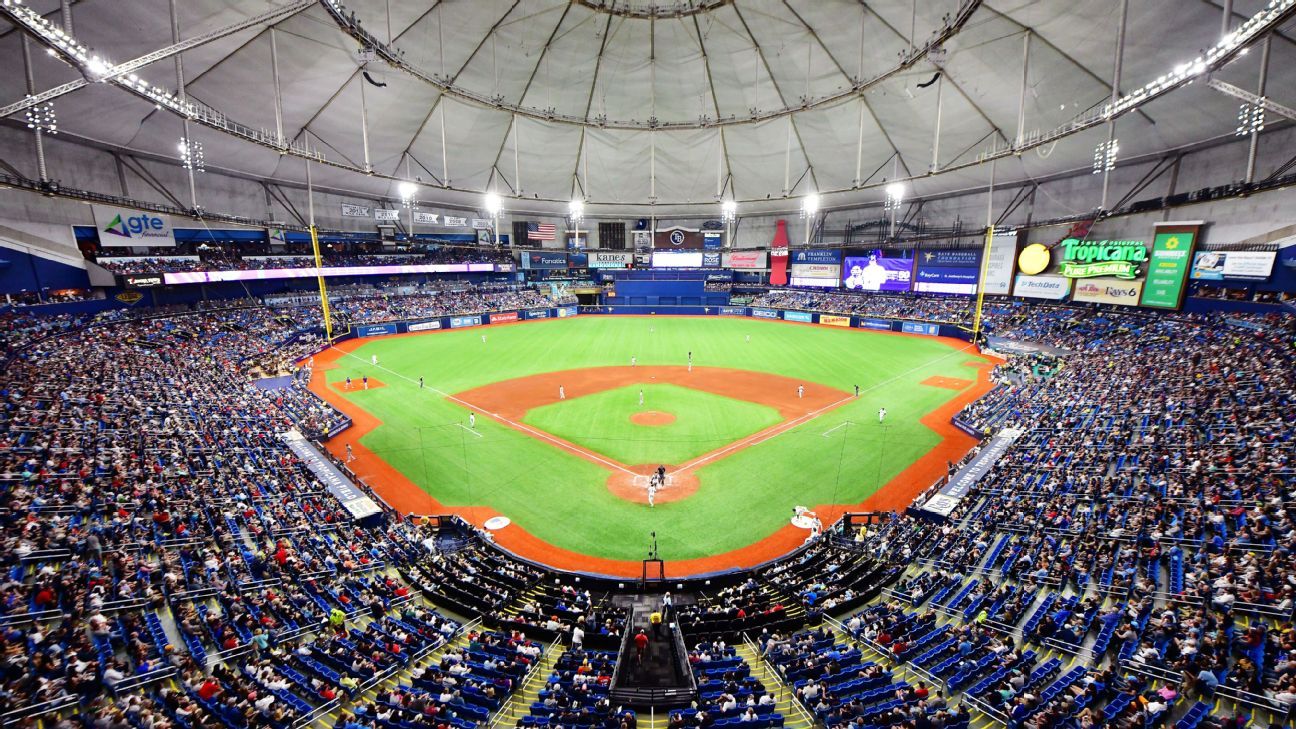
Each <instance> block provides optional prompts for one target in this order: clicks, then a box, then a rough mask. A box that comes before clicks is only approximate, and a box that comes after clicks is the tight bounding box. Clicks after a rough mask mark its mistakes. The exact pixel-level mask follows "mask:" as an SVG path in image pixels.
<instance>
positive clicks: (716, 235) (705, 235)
mask: <svg viewBox="0 0 1296 729" xmlns="http://www.w3.org/2000/svg"><path fill="white" fill-rule="evenodd" d="M702 247H703V248H706V249H709V250H710V249H714V250H719V249H721V248H724V233H722V232H721V231H718V230H704V231H702Z"/></svg>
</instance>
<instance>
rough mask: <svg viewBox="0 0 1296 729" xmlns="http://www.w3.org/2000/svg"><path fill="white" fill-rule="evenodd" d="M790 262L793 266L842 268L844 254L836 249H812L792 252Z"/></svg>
mask: <svg viewBox="0 0 1296 729" xmlns="http://www.w3.org/2000/svg"><path fill="white" fill-rule="evenodd" d="M790 262H791V264H792V265H793V266H803V265H809V264H820V265H825V266H840V265H841V262H842V252H841V251H840V250H837V249H836V248H833V249H828V248H811V249H806V250H800V251H792V258H791V259H790Z"/></svg>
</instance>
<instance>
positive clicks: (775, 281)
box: [753, 220, 788, 316]
mask: <svg viewBox="0 0 1296 729" xmlns="http://www.w3.org/2000/svg"><path fill="white" fill-rule="evenodd" d="M769 254H770V279H769V282H770V285H771V286H786V285H787V282H788V280H787V263H788V234H787V221H786V220H779V221H777V222H776V223H775V224H774V240H773V241H772V242H771V243H770V252H769ZM753 316H754V314H753Z"/></svg>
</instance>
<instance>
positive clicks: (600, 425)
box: [523, 382, 782, 465]
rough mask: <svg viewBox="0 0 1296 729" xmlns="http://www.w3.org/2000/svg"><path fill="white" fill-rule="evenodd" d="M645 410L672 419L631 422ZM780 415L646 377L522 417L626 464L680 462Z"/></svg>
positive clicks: (736, 437)
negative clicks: (641, 399) (641, 398)
mask: <svg viewBox="0 0 1296 729" xmlns="http://www.w3.org/2000/svg"><path fill="white" fill-rule="evenodd" d="M641 391H642V392H643V395H644V404H643V405H642V406H641V405H639V393H640V392H641ZM650 410H656V411H658V412H665V413H670V414H671V415H674V416H675V422H673V423H670V424H669V425H636V424H634V423H633V422H631V421H630V417H631V416H632V415H634V414H635V413H641V412H647V411H650ZM780 420H782V418H780V417H779V414H778V411H777V410H775V409H774V408H771V407H768V406H766V405H759V404H757V403H754V402H744V401H741V400H734V399H732V398H728V397H724V396H722V395H715V394H712V393H709V392H702V391H700V390H692V389H689V388H687V387H680V386H678V385H670V384H660V385H656V384H652V383H651V382H650V383H647V384H644V385H639V386H631V387H621V388H617V389H615V390H605V391H603V392H599V393H595V394H593V395H585V396H583V397H577V398H571V399H568V400H563V401H561V402H556V403H554V404H552V405H544V406H542V407H538V408H535V409H534V410H531V411H530V412H528V413H527V415H526V417H525V418H523V422H524V423H526V424H527V425H534V426H535V427H537V428H540V429H541V430H544V431H545V432H548V433H552V434H553V435H556V436H558V437H560V438H562V439H563V440H567V441H571V442H572V443H575V444H577V445H581V446H584V447H586V448H588V449H590V450H592V451H595V452H597V453H601V454H603V455H605V456H608V457H609V458H612V459H614V460H616V461H618V462H620V463H624V464H626V465H638V464H648V465H652V464H682V463H685V462H686V461H688V460H690V459H692V458H695V457H697V456H700V455H702V454H703V453H706V452H707V451H711V450H714V449H716V448H719V447H720V446H723V445H727V444H729V443H732V442H733V441H735V440H738V439H739V438H743V437H745V436H748V435H751V434H752V433H755V432H756V431H758V430H762V429H764V428H768V427H769V426H771V425H774V424H776V423H778V422H779V421H780Z"/></svg>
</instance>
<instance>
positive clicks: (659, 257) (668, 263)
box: [652, 250, 702, 268]
mask: <svg viewBox="0 0 1296 729" xmlns="http://www.w3.org/2000/svg"><path fill="white" fill-rule="evenodd" d="M652 267H653V268H701V267H702V251H700V250H698V251H657V250H655V251H653V254H652Z"/></svg>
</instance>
